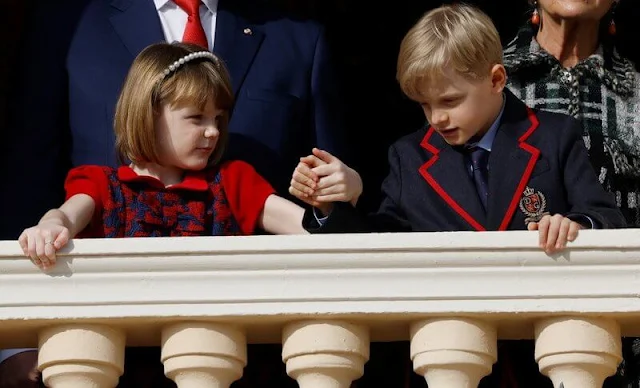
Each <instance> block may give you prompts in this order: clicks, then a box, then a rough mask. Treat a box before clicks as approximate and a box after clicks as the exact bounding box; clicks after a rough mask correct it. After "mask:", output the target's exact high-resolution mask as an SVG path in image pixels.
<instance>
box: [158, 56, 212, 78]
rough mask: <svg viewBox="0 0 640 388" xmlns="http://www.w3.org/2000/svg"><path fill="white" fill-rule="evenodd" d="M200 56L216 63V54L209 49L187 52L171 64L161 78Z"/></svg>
mask: <svg viewBox="0 0 640 388" xmlns="http://www.w3.org/2000/svg"><path fill="white" fill-rule="evenodd" d="M198 58H206V59H209V60H211V62H214V63H215V61H216V56H215V55H213V54H212V53H211V52H209V51H198V52H195V53H191V54H187V55H185V56H184V57H182V58H180V59H178V60H177V61H175V62H173V63H172V64H170V65H169V66H168V67H167V68H166V69H164V71H163V75H162V78H161V79H160V80H161V81H162V80H163V79H165V78H166V77H167V76H169V74H171V73H173V72H174V71H176V70H178V69H179V68H180V66H182V65H184V64H185V63H187V62H190V61H193V60H194V59H198Z"/></svg>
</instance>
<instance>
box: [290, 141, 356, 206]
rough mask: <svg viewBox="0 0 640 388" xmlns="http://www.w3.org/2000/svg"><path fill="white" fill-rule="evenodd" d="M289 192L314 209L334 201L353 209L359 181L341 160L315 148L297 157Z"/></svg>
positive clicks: (354, 172)
mask: <svg viewBox="0 0 640 388" xmlns="http://www.w3.org/2000/svg"><path fill="white" fill-rule="evenodd" d="M289 193H291V194H292V195H294V196H296V197H297V198H300V199H301V200H303V201H305V202H306V203H309V204H311V205H313V206H316V207H317V206H318V204H322V203H325V204H326V203H329V202H336V201H340V202H350V203H351V204H352V205H354V206H355V204H356V203H357V201H358V198H359V197H360V194H362V179H361V178H360V175H359V174H358V173H357V172H356V171H355V170H353V169H352V168H350V167H349V166H347V165H346V164H344V163H343V162H342V161H341V160H340V159H338V158H336V157H335V156H333V155H331V154H330V153H329V152H327V151H323V150H319V149H317V148H314V149H313V154H312V155H309V156H305V157H303V158H300V163H299V164H298V166H297V167H296V169H295V171H294V173H293V177H292V179H291V186H290V187H289Z"/></svg>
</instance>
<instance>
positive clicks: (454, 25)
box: [396, 4, 502, 100]
mask: <svg viewBox="0 0 640 388" xmlns="http://www.w3.org/2000/svg"><path fill="white" fill-rule="evenodd" d="M496 64H502V44H501V42H500V36H499V34H498V31H497V30H496V27H495V26H494V24H493V22H492V21H491V19H490V18H489V16H487V15H486V14H485V13H484V12H482V11H480V10H479V9H477V8H475V7H472V6H469V5H461V4H455V5H444V6H441V7H439V8H435V9H433V10H431V11H429V12H427V13H426V14H425V15H424V16H423V17H422V18H421V19H420V20H419V21H418V22H417V23H416V24H415V25H414V26H413V27H412V28H411V29H410V30H409V32H408V33H407V34H406V35H405V37H404V39H403V40H402V43H401V45H400V53H399V55H398V67H397V73H396V79H397V80H398V82H399V84H400V88H401V89H402V91H403V92H404V93H405V94H406V95H407V96H408V97H409V98H411V99H414V100H419V99H420V96H421V90H422V88H424V87H425V85H426V84H428V83H429V82H430V81H432V80H434V79H437V77H441V76H442V75H443V74H444V72H445V69H450V70H454V71H455V72H457V73H458V74H461V75H463V76H465V77H467V78H470V79H483V78H484V77H486V76H488V75H489V74H490V70H491V68H492V67H493V66H494V65H496Z"/></svg>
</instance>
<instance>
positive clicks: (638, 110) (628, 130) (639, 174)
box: [504, 26, 640, 227]
mask: <svg viewBox="0 0 640 388" xmlns="http://www.w3.org/2000/svg"><path fill="white" fill-rule="evenodd" d="M504 64H505V67H506V69H507V73H508V75H509V81H508V87H509V89H510V90H511V91H513V93H514V94H515V95H516V96H518V97H519V98H520V99H521V100H523V101H524V102H526V103H527V105H529V106H531V107H535V108H539V109H545V110H549V111H553V112H561V113H565V114H569V115H571V116H573V117H575V118H576V119H578V120H580V121H581V122H582V125H583V127H584V134H583V138H584V142H585V145H586V146H587V149H588V150H589V157H590V159H591V164H592V165H593V167H594V169H595V170H596V173H597V174H598V176H599V178H600V182H601V183H602V185H603V186H604V187H605V189H606V190H607V191H609V192H611V193H613V194H614V195H615V197H616V202H617V204H618V207H619V208H620V210H621V211H622V213H623V214H624V216H625V218H626V220H627V223H628V224H629V226H631V227H640V96H639V93H640V77H639V75H638V73H637V72H636V71H635V68H634V66H633V63H632V62H631V61H629V60H628V59H625V58H622V57H620V56H619V55H618V53H617V52H616V50H615V49H613V48H610V47H608V45H601V46H600V47H599V48H598V50H597V51H596V53H595V54H593V55H591V56H590V57H588V58H587V59H585V60H583V61H581V62H579V63H578V64H577V65H576V66H574V67H572V68H564V67H562V65H561V64H560V62H559V61H558V60H557V59H556V58H554V57H553V56H552V55H551V54H549V53H547V52H546V51H544V50H543V49H542V48H541V47H540V46H539V45H538V43H537V42H536V40H535V39H534V30H533V29H532V28H531V27H530V26H526V27H525V28H523V29H521V30H520V31H519V33H518V35H517V37H516V38H515V39H514V40H513V41H512V42H511V43H509V44H508V46H507V48H506V49H505V50H504Z"/></svg>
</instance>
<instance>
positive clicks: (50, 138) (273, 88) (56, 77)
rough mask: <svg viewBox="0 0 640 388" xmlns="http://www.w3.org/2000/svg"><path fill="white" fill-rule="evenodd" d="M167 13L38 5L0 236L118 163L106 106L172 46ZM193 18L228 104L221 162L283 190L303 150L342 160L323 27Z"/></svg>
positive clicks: (12, 133)
mask: <svg viewBox="0 0 640 388" xmlns="http://www.w3.org/2000/svg"><path fill="white" fill-rule="evenodd" d="M167 7H168V8H169V10H168V11H169V12H173V13H174V14H175V13H176V10H175V9H176V8H177V6H176V5H175V4H173V2H172V1H170V0H164V1H162V0H91V1H87V0H69V1H67V2H55V3H51V2H43V3H42V7H41V8H40V9H39V12H36V13H35V14H34V15H33V16H32V17H31V21H32V22H33V23H34V26H33V28H32V29H31V30H30V33H29V38H30V41H29V42H27V43H26V44H25V45H24V48H25V55H24V62H23V63H22V66H21V67H22V75H23V76H24V78H22V79H21V80H20V82H19V83H18V84H17V85H16V86H17V87H16V90H15V93H14V95H13V96H12V113H13V114H12V117H11V119H10V124H9V126H8V130H7V134H6V137H5V144H4V147H3V148H4V149H3V152H2V155H3V160H2V162H3V163H2V164H0V166H1V167H0V169H1V170H0V172H1V173H0V178H2V182H3V185H6V187H7V188H10V190H7V189H3V190H2V192H3V198H2V201H0V206H1V208H0V214H2V215H3V216H2V217H1V221H0V238H2V239H13V238H17V236H18V234H19V233H20V231H21V230H22V229H24V227H25V226H26V225H30V224H32V223H34V222H37V217H38V215H39V214H42V213H43V212H44V211H45V210H46V209H48V208H51V207H54V206H57V205H59V204H60V203H61V201H62V199H63V198H62V183H63V181H64V176H65V175H66V172H67V171H68V170H69V168H70V167H72V166H77V165H82V164H101V165H115V164H116V163H117V162H116V155H115V152H114V136H113V129H112V128H113V123H112V121H113V113H114V107H115V102H116V99H117V97H118V93H119V92H120V88H121V85H122V83H123V81H124V77H125V75H126V73H127V70H128V69H129V66H130V64H131V62H132V61H133V59H134V57H135V56H136V55H137V54H138V53H139V52H140V51H141V50H142V49H143V48H144V47H146V46H147V45H149V44H151V43H154V42H159V41H163V40H165V39H167V38H170V39H174V38H176V36H167V35H170V32H171V31H170V30H171V27H167V24H171V23H174V24H175V23H176V22H175V21H169V22H167V15H166V14H163V12H165V11H166V10H165V8H167ZM171 8H174V9H173V10H172V9H171ZM211 8H213V10H212V9H211ZM213 11H215V12H213ZM178 12H180V11H178ZM206 13H209V16H208V18H207V17H206V16H205V14H206ZM200 14H201V15H202V20H203V21H206V23H207V25H203V27H204V30H205V31H207V38H209V44H210V46H211V48H212V49H213V51H214V52H215V53H216V54H217V55H218V56H219V57H221V58H222V59H223V60H224V61H225V63H226V65H227V67H228V69H229V71H230V73H231V78H232V83H233V88H234V92H235V94H236V105H235V108H234V111H233V113H232V118H231V122H230V128H229V129H230V134H231V135H230V143H229V148H228V152H227V158H233V159H242V160H245V161H247V162H249V163H250V164H252V165H253V166H254V167H255V168H256V169H257V170H258V172H259V173H261V174H262V175H263V176H264V177H265V178H267V179H268V180H269V181H270V182H271V183H272V184H273V185H274V186H275V187H276V189H277V190H279V191H284V190H286V187H287V185H288V181H289V177H290V171H291V167H292V166H294V165H295V164H296V163H297V160H298V157H299V156H300V155H301V154H304V153H306V152H308V150H309V149H310V148H311V147H312V146H314V145H317V146H319V147H323V148H326V149H328V150H330V151H331V152H334V153H336V154H337V155H342V156H343V157H347V155H345V154H344V152H345V150H346V146H345V144H344V141H343V139H344V138H345V136H344V131H343V127H342V121H341V116H342V115H341V112H340V109H341V108H340V96H339V93H338V90H337V87H336V82H335V81H334V79H333V75H332V69H331V66H330V63H329V62H330V60H329V57H330V55H329V49H328V47H327V44H326V42H325V39H324V33H323V29H322V28H321V26H319V25H318V24H316V23H313V22H310V21H305V20H296V19H294V18H289V17H286V16H285V15H281V14H279V13H277V12H275V11H273V10H271V9H268V8H267V7H266V6H265V3H264V2H262V1H252V0H219V1H215V0H208V1H204V2H203V3H202V4H201V5H200ZM171 17H174V16H169V18H171ZM178 17H179V15H178ZM212 20H213V22H212ZM184 22H186V15H184V21H183V23H184ZM178 23H179V21H178ZM175 35H177V34H175ZM177 38H181V37H179V36H178V37H177ZM16 77H17V78H21V75H20V74H17V75H16ZM36 104H37V105H36ZM34 107H36V108H34Z"/></svg>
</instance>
